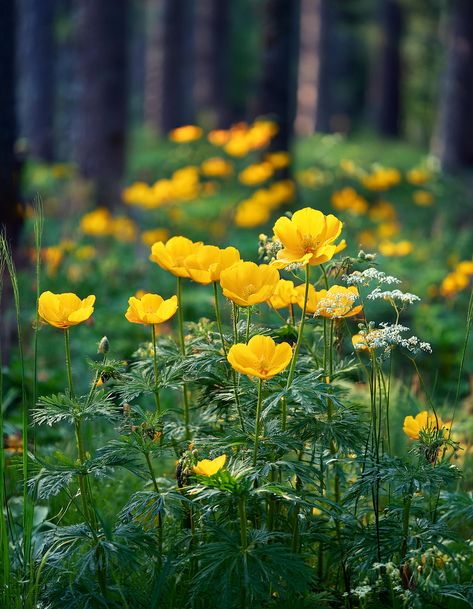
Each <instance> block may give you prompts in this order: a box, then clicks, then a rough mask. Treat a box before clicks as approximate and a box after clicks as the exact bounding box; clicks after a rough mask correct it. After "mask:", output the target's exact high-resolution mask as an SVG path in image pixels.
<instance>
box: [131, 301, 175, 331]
mask: <svg viewBox="0 0 473 609" xmlns="http://www.w3.org/2000/svg"><path fill="white" fill-rule="evenodd" d="M128 305H129V306H128V309H127V311H126V313H125V317H126V318H127V320H128V321H129V322H131V323H134V324H161V323H163V322H165V321H167V320H168V319H170V318H171V317H172V316H173V315H174V314H175V313H176V311H177V306H178V303H177V296H171V298H168V299H167V300H164V298H163V297H162V296H159V294H144V295H143V296H142V297H141V298H135V296H131V298H129V300H128Z"/></svg>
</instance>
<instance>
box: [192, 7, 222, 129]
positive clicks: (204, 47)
mask: <svg viewBox="0 0 473 609" xmlns="http://www.w3.org/2000/svg"><path fill="white" fill-rule="evenodd" d="M229 10H230V5H229V0H197V3H196V15H195V20H196V40H195V42H196V51H195V55H196V79H195V99H196V104H197V108H198V110H199V111H202V112H203V113H204V118H205V115H206V114H207V115H208V118H209V119H210V120H209V123H210V125H211V126H212V127H218V128H222V127H226V126H228V125H227V123H228V112H227V107H228V74H229V70H230V67H229V66H228V54H229V49H228V46H229Z"/></svg>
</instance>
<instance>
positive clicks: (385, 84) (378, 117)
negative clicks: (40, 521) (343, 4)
mask: <svg viewBox="0 0 473 609" xmlns="http://www.w3.org/2000/svg"><path fill="white" fill-rule="evenodd" d="M402 22H403V19H402V8H401V5H400V3H399V0H383V2H382V4H381V7H380V29H381V41H380V48H379V61H378V65H377V68H376V69H375V82H374V83H373V89H372V92H373V96H374V106H375V123H376V128H377V130H378V132H379V133H380V134H381V135H384V136H388V137H396V136H398V135H399V133H400V117H401V49H400V45H401V36H402Z"/></svg>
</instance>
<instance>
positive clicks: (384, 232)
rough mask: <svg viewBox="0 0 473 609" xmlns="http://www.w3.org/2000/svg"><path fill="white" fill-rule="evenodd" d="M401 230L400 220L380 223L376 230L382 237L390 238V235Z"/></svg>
mask: <svg viewBox="0 0 473 609" xmlns="http://www.w3.org/2000/svg"><path fill="white" fill-rule="evenodd" d="M400 230H401V226H400V225H399V222H382V223H381V224H379V225H378V228H377V231H376V232H377V233H378V236H379V237H380V238H381V239H389V237H393V236H394V235H397V234H398V233H399V232H400Z"/></svg>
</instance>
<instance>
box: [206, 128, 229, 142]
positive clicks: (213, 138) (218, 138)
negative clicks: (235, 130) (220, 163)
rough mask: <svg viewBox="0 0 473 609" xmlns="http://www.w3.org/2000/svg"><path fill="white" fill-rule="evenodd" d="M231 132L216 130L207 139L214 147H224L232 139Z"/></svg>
mask: <svg viewBox="0 0 473 609" xmlns="http://www.w3.org/2000/svg"><path fill="white" fill-rule="evenodd" d="M230 137H231V134H230V131H226V130H225V129H214V130H213V131H210V132H209V134H208V135H207V139H208V140H209V142H210V143H211V144H213V145H214V146H224V145H225V144H226V143H227V142H228V141H229V139H230Z"/></svg>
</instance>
